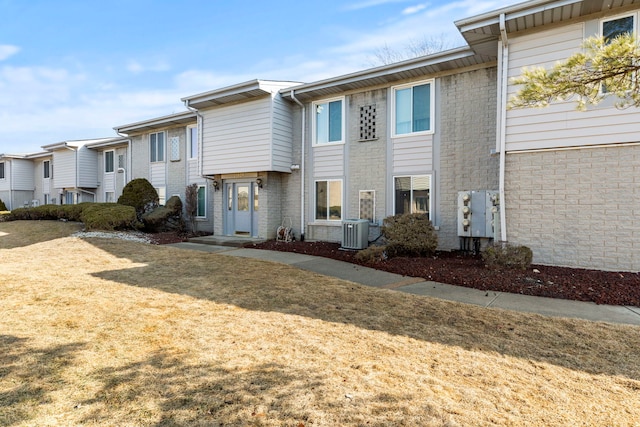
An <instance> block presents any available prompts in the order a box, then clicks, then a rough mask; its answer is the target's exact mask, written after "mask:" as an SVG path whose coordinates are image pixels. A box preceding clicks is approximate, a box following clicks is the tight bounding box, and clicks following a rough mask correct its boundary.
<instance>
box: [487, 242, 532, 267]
mask: <svg viewBox="0 0 640 427" xmlns="http://www.w3.org/2000/svg"><path fill="white" fill-rule="evenodd" d="M482 260H483V261H484V262H485V264H486V266H487V267H488V268H490V269H499V268H513V269H519V270H526V269H527V268H529V267H530V266H531V261H532V260H533V252H532V251H531V249H530V248H528V247H527V246H522V245H509V244H502V243H495V244H493V245H490V246H487V247H486V248H485V250H484V251H483V252H482Z"/></svg>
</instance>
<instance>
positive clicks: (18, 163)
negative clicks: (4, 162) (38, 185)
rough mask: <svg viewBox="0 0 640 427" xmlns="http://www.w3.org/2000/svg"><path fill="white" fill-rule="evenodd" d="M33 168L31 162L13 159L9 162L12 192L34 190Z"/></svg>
mask: <svg viewBox="0 0 640 427" xmlns="http://www.w3.org/2000/svg"><path fill="white" fill-rule="evenodd" d="M33 168H34V165H33V162H32V161H31V160H23V159H13V160H12V161H11V181H12V182H11V186H12V187H13V188H12V190H17V191H31V192H33V190H34V189H35V183H34V181H33V173H34V171H33Z"/></svg>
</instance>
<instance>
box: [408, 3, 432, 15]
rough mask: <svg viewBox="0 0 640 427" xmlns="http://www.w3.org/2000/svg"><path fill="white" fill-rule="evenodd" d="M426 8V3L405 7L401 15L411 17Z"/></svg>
mask: <svg viewBox="0 0 640 427" xmlns="http://www.w3.org/2000/svg"><path fill="white" fill-rule="evenodd" d="M427 6H428V3H426V4H417V5H415V6H411V7H407V8H406V9H404V10H403V11H402V14H403V15H413V14H414V13H418V12H420V11H421V10H423V9H426V7H427Z"/></svg>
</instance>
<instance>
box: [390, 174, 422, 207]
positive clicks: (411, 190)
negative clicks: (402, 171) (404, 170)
mask: <svg viewBox="0 0 640 427" xmlns="http://www.w3.org/2000/svg"><path fill="white" fill-rule="evenodd" d="M393 187H394V188H393V190H394V197H395V201H394V206H395V213H396V214H403V213H424V214H427V215H429V217H431V214H430V212H431V204H430V203H431V197H430V192H431V176H430V175H416V176H397V177H395V178H394V179H393Z"/></svg>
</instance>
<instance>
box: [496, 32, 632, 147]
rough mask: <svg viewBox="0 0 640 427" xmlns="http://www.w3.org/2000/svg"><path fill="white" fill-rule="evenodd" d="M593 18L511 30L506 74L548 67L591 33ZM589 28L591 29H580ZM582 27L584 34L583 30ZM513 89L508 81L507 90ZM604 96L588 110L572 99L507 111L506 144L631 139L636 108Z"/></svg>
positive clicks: (556, 144)
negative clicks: (546, 27) (621, 106)
mask: <svg viewBox="0 0 640 427" xmlns="http://www.w3.org/2000/svg"><path fill="white" fill-rule="evenodd" d="M597 26H598V22H597V21H589V22H587V23H581V22H579V23H575V24H571V25H566V26H560V27H555V28H553V29H549V30H545V31H540V32H535V33H531V34H525V35H521V36H512V37H511V38H510V42H509V77H510V78H512V77H516V76H518V75H520V73H521V69H522V67H534V66H545V67H551V66H552V65H553V64H554V63H556V62H557V61H562V60H564V59H566V58H567V57H568V56H570V55H571V54H573V53H575V52H578V51H580V50H581V44H582V42H583V40H584V38H585V36H586V35H592V34H591V32H592V30H591V29H592V28H594V27H597ZM585 28H589V29H590V30H585ZM585 31H586V32H588V33H589V34H586V35H585ZM516 91H517V87H515V86H513V85H510V86H509V88H508V93H509V96H511V95H513V94H514V93H515V92H516ZM613 104H614V100H613V99H608V100H605V102H603V103H601V104H600V105H598V106H595V107H589V109H588V111H586V112H580V111H577V110H576V103H575V102H574V101H567V102H561V103H555V104H553V105H552V106H550V107H547V108H527V109H517V110H509V111H507V135H506V138H507V139H506V142H507V150H508V151H517V150H531V149H540V148H557V147H571V146H585V145H600V144H616V143H624V142H635V141H638V140H640V138H639V137H638V122H640V111H639V110H638V109H637V108H628V109H626V110H619V109H617V108H615V106H614V105H613Z"/></svg>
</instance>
